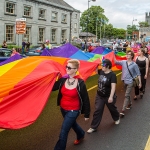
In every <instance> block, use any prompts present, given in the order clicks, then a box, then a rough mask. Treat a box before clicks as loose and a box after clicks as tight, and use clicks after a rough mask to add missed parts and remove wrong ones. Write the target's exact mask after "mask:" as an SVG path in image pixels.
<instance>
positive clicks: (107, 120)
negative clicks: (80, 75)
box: [0, 75, 150, 150]
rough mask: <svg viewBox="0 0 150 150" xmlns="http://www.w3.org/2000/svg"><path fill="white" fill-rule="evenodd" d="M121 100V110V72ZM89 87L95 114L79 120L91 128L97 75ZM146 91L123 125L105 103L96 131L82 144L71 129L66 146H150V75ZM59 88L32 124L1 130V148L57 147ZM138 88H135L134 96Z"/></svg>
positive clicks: (103, 149) (140, 149)
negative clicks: (74, 143)
mask: <svg viewBox="0 0 150 150" xmlns="http://www.w3.org/2000/svg"><path fill="white" fill-rule="evenodd" d="M117 79H118V83H117V92H116V93H117V96H118V97H117V103H116V106H117V108H118V110H119V111H121V108H122V105H123V100H124V89H123V84H122V82H121V81H120V75H118V77H117ZM87 82H89V83H88V84H87V88H88V89H89V96H90V101H91V115H90V119H89V121H87V122H85V121H84V117H83V116H82V115H81V116H79V117H78V119H77V122H78V123H79V124H80V126H81V127H82V128H83V129H84V130H85V131H87V130H88V129H89V127H90V123H91V120H92V115H93V112H94V100H95V95H96V90H97V88H96V86H95V85H96V84H97V76H95V77H93V78H91V79H89V81H87ZM146 86H147V87H146V92H145V94H144V96H143V99H138V100H136V101H134V100H133V107H132V109H130V110H126V114H125V117H124V118H121V122H120V124H119V125H115V124H114V121H113V120H112V118H111V115H110V113H109V111H108V109H107V107H105V110H104V114H103V118H102V121H101V124H100V126H99V128H98V130H97V132H94V133H92V134H88V133H86V134H85V139H84V140H83V142H82V143H81V144H80V145H73V141H74V140H75V139H76V135H75V133H74V131H73V130H71V131H70V132H69V135H68V142H67V148H66V150H150V138H149V135H150V92H149V91H150V90H149V87H150V75H149V77H148V80H147V85H146ZM56 95H57V92H52V94H51V96H50V98H49V101H48V102H47V104H46V106H45V108H44V110H43V112H42V113H41V115H40V116H39V118H38V119H37V120H36V122H35V123H33V124H32V125H30V126H28V127H26V128H22V129H18V130H3V131H0V150H53V149H54V146H55V144H56V142H57V140H58V136H59V133H60V128H61V123H62V120H63V119H62V116H61V113H60V110H59V107H58V106H56ZM133 96H134V91H133V92H132V98H133Z"/></svg>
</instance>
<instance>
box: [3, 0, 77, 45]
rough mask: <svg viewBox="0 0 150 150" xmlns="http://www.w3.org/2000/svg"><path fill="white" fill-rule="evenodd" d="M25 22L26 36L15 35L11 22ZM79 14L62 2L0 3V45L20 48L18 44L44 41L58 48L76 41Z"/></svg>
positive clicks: (17, 0) (7, 0) (11, 0)
mask: <svg viewBox="0 0 150 150" xmlns="http://www.w3.org/2000/svg"><path fill="white" fill-rule="evenodd" d="M18 18H26V33H25V34H23V35H20V34H19V35H16V33H15V23H16V22H15V21H16V19H18ZM79 22H80V11H78V10H76V9H74V8H73V7H71V6H70V5H69V4H67V3H66V2H65V1H63V0H1V1H0V33H1V36H0V44H1V43H2V42H3V41H4V40H6V41H7V43H8V44H12V45H13V44H14V45H20V46H21V43H22V40H25V41H29V42H30V43H31V44H32V45H39V44H41V43H43V42H44V41H45V40H46V39H49V40H50V42H51V43H55V44H60V43H62V42H63V41H64V40H65V39H68V40H71V38H72V37H79V27H80V25H79Z"/></svg>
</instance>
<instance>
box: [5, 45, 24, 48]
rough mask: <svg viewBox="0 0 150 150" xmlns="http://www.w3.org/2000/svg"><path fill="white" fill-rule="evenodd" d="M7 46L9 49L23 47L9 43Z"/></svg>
mask: <svg viewBox="0 0 150 150" xmlns="http://www.w3.org/2000/svg"><path fill="white" fill-rule="evenodd" d="M7 48H8V49H12V48H15V49H18V48H21V47H20V46H17V45H7Z"/></svg>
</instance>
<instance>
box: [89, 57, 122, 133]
mask: <svg viewBox="0 0 150 150" xmlns="http://www.w3.org/2000/svg"><path fill="white" fill-rule="evenodd" d="M111 67H112V63H111V61H110V60H109V59H105V60H104V61H103V63H102V70H98V74H99V79H98V89H97V94H96V98H95V112H94V114H93V120H92V122H91V127H90V128H89V130H88V131H87V133H92V132H95V131H96V130H97V128H98V126H99V124H100V122H101V120H102V115H103V112H104V107H105V105H106V106H107V108H108V109H109V111H110V114H111V116H112V119H113V120H114V122H115V124H116V125H117V124H119V123H120V118H119V112H118V111H117V107H116V106H115V103H116V98H117V96H116V94H115V90H116V83H117V78H116V74H115V73H114V72H112V71H111Z"/></svg>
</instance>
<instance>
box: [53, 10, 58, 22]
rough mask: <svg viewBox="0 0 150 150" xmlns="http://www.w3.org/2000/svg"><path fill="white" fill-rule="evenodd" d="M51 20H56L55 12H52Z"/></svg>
mask: <svg viewBox="0 0 150 150" xmlns="http://www.w3.org/2000/svg"><path fill="white" fill-rule="evenodd" d="M52 21H57V12H52Z"/></svg>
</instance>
